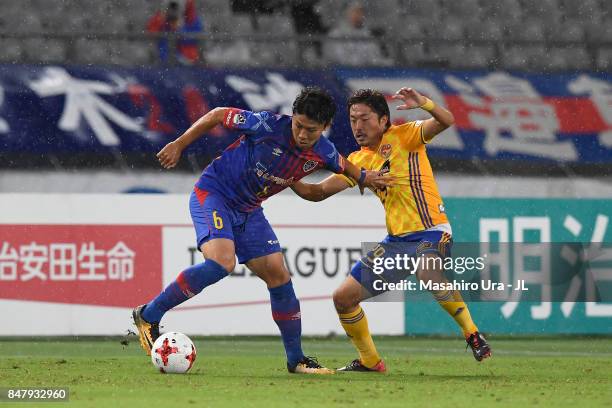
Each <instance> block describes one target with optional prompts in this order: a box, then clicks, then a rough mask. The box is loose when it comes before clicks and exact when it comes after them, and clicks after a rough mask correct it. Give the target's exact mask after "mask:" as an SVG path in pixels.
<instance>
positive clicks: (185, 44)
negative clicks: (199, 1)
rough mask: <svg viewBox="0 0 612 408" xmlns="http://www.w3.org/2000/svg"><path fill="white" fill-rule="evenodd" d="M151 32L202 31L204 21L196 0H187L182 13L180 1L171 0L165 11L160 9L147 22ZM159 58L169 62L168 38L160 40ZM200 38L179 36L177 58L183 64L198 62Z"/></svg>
mask: <svg viewBox="0 0 612 408" xmlns="http://www.w3.org/2000/svg"><path fill="white" fill-rule="evenodd" d="M147 31H148V32H150V33H201V32H202V31H203V25H202V21H201V19H200V16H198V13H197V11H196V7H195V0H187V1H186V2H185V7H184V10H183V12H182V15H181V5H180V3H179V1H176V0H170V1H168V2H167V3H166V9H165V10H164V11H161V10H160V11H158V12H157V13H155V15H154V16H153V17H151V18H150V19H149V21H148V23H147ZM158 48H159V59H160V60H161V61H162V62H168V60H169V59H170V55H169V53H170V49H171V47H170V44H169V42H168V38H160V39H159V42H158ZM198 59H199V52H198V40H197V39H195V38H185V37H181V36H179V37H178V38H177V41H176V60H177V61H178V62H180V63H181V64H186V65H192V64H194V63H196V62H198Z"/></svg>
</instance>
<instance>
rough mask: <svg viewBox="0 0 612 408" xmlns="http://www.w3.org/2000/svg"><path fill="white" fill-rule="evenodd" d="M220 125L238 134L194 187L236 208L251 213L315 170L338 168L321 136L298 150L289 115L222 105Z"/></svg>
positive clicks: (335, 156)
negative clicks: (225, 200)
mask: <svg viewBox="0 0 612 408" xmlns="http://www.w3.org/2000/svg"><path fill="white" fill-rule="evenodd" d="M223 126H225V127H226V128H228V129H233V130H240V131H241V132H242V133H243V134H242V136H241V137H240V138H239V139H238V140H236V141H235V142H234V143H233V144H231V145H230V146H228V147H227V148H226V149H225V151H224V152H223V153H222V154H221V156H219V157H217V158H216V159H215V160H213V161H212V163H210V164H209V165H208V167H206V169H204V172H203V173H202V175H201V176H200V179H199V180H198V181H197V183H196V187H198V188H199V189H202V190H205V191H213V192H217V193H219V194H221V195H223V196H224V197H225V198H226V199H227V202H228V204H229V205H230V206H232V207H233V208H234V209H236V210H238V211H244V212H248V211H252V210H254V209H256V208H258V207H259V206H260V205H261V203H262V201H264V200H265V199H267V198H268V197H270V196H273V195H274V194H276V193H278V192H280V191H282V190H284V189H285V188H287V187H288V186H290V185H291V184H293V183H295V182H296V181H298V180H300V179H301V178H302V177H304V176H306V175H308V174H310V173H312V172H313V171H315V170H316V169H320V168H326V169H328V170H331V171H333V172H334V173H342V172H343V171H344V159H343V157H342V156H341V155H340V154H338V151H337V150H336V147H335V146H334V144H333V143H332V142H330V141H329V140H328V139H327V138H325V137H321V138H320V139H319V141H318V142H317V143H316V144H315V145H314V146H313V147H312V148H310V149H309V150H300V149H299V148H298V147H297V146H296V144H295V142H294V140H293V135H292V132H291V116H287V115H277V114H274V113H271V112H266V111H264V112H250V111H245V110H240V109H228V111H227V113H226V115H225V117H224V120H223Z"/></svg>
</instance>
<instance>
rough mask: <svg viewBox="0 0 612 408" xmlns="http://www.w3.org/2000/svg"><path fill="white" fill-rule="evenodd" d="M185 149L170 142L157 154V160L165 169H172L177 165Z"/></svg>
mask: <svg viewBox="0 0 612 408" xmlns="http://www.w3.org/2000/svg"><path fill="white" fill-rule="evenodd" d="M181 153H183V149H181V147H180V146H179V145H178V143H176V141H174V142H170V143H168V144H167V145H166V146H164V148H163V149H161V150H160V151H159V153H157V159H158V160H159V163H160V164H161V165H162V167H163V168H164V169H171V168H173V167H175V166H176V165H177V163H178V162H179V160H180V158H181Z"/></svg>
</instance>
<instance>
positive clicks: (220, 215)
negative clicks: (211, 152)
mask: <svg viewBox="0 0 612 408" xmlns="http://www.w3.org/2000/svg"><path fill="white" fill-rule="evenodd" d="M189 211H190V213H191V219H192V221H193V226H194V228H195V230H196V237H197V238H196V244H197V248H198V249H200V247H201V246H202V244H203V243H205V242H208V241H210V240H211V239H216V238H227V239H231V240H232V241H234V246H235V248H236V256H238V262H239V263H241V264H244V263H247V262H248V261H250V260H251V259H254V258H259V257H260V256H265V255H269V254H272V253H275V252H280V251H281V247H280V244H279V243H278V238H277V237H276V234H275V233H274V231H273V230H272V227H271V226H270V223H269V222H268V220H267V219H266V217H265V216H264V213H263V209H262V208H261V207H259V208H257V209H256V210H254V211H252V212H241V211H236V210H233V209H232V208H230V207H229V206H228V205H227V203H226V201H225V199H224V197H223V196H222V195H220V194H217V193H213V192H208V191H204V190H200V189H197V190H194V191H193V192H192V193H191V197H190V199H189Z"/></svg>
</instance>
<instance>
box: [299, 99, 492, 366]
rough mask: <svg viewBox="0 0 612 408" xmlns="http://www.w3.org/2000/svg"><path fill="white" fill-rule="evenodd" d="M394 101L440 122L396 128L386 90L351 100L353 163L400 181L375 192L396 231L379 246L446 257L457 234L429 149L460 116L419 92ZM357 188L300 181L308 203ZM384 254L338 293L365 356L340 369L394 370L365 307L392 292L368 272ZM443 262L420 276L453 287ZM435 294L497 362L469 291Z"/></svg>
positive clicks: (341, 181)
mask: <svg viewBox="0 0 612 408" xmlns="http://www.w3.org/2000/svg"><path fill="white" fill-rule="evenodd" d="M393 99H397V100H399V101H401V102H402V104H401V105H400V106H398V107H397V109H398V110H406V109H417V108H420V109H424V110H426V111H427V112H429V113H430V114H431V116H432V117H431V118H430V119H427V120H423V121H414V122H407V123H404V124H402V125H397V126H393V125H391V122H390V112H389V105H388V104H387V101H386V99H385V97H384V95H383V94H382V93H380V92H378V91H374V90H371V89H360V90H358V91H356V92H354V93H353V95H352V96H351V97H350V98H349V100H348V111H349V117H350V122H351V129H352V131H353V136H354V137H355V140H356V141H357V143H358V144H359V146H361V149H360V150H358V151H356V152H353V153H352V154H351V155H350V156H349V157H348V160H349V161H350V162H352V163H353V164H355V165H357V166H359V167H362V168H364V169H366V170H379V171H381V172H384V173H388V176H389V178H390V179H391V180H392V182H391V185H390V186H389V187H386V188H385V189H382V190H380V189H379V190H375V191H374V193H375V194H376V195H377V196H378V198H379V199H380V201H381V202H382V204H383V206H384V207H385V216H386V224H387V231H388V233H389V235H387V237H386V238H385V239H384V240H383V241H382V242H381V245H379V246H378V247H377V248H378V249H381V248H382V251H383V253H384V244H388V243H405V244H406V245H408V246H407V247H409V248H414V250H413V251H412V253H410V254H409V255H411V256H422V257H425V258H434V257H441V258H445V257H446V256H448V254H449V252H450V248H451V246H452V230H451V226H450V224H449V222H448V218H447V217H446V214H445V210H444V204H443V202H442V198H441V197H440V194H439V192H438V187H437V185H436V182H435V180H434V177H433V172H432V169H431V165H430V164H429V160H428V158H427V152H426V148H425V145H426V144H427V143H428V142H430V141H431V140H432V139H433V138H434V137H435V136H436V135H437V134H438V133H440V132H442V131H443V130H444V129H446V128H448V127H449V126H452V125H453V123H454V117H453V115H452V113H450V112H449V111H448V110H446V109H444V108H443V107H441V106H439V105H436V104H435V103H434V102H433V101H431V100H430V99H429V98H426V97H425V96H423V95H421V94H420V93H418V92H417V91H415V90H414V89H411V88H402V89H400V90H399V91H398V92H397V93H396V94H395V95H394V96H393ZM356 184H357V183H355V181H354V180H352V179H350V178H348V177H345V176H342V175H332V176H330V177H328V178H327V179H325V180H323V181H322V182H320V183H318V184H307V183H303V182H298V183H295V184H294V185H293V186H292V189H293V190H294V191H295V193H296V194H298V195H299V196H300V197H302V198H304V199H306V200H311V201H321V200H324V199H326V198H328V197H330V196H332V195H334V194H336V193H338V192H340V191H342V190H345V189H346V188H348V187H353V186H355V185H356ZM410 245H412V246H410ZM403 248H405V247H403ZM376 252H377V250H376V249H375V250H374V251H372V252H370V253H369V254H368V255H366V256H365V257H364V258H362V259H361V260H360V261H358V262H357V263H356V264H355V266H354V267H353V268H352V270H351V274H350V275H349V276H348V277H347V278H346V280H345V281H344V282H343V283H342V284H341V285H340V287H339V288H338V289H337V290H336V291H335V292H334V305H335V307H336V310H337V312H338V316H339V318H340V323H341V324H342V327H343V328H344V330H345V331H346V334H347V335H348V336H349V337H350V339H351V341H352V342H353V344H354V345H355V347H356V349H357V351H358V352H359V358H358V359H356V360H354V361H352V362H351V363H350V364H348V365H347V366H345V367H342V368H340V369H339V371H378V372H384V371H386V367H385V363H384V361H383V360H382V359H381V358H380V356H379V354H378V352H377V351H376V347H375V345H374V342H373V341H372V336H371V335H370V331H369V328H368V322H367V319H366V316H365V313H364V311H363V309H362V308H361V306H360V302H361V301H362V300H364V299H367V298H370V297H373V296H376V295H378V294H381V293H383V292H384V290H377V289H376V288H375V286H376V285H374V284H373V280H372V278H371V277H368V272H367V271H366V269H367V268H368V267H370V268H371V266H372V262H373V257H377V256H382V254H381V253H378V254H376ZM432 264H433V265H432ZM435 264H436V262H431V263H425V262H424V263H422V264H421V265H422V267H421V268H420V269H419V270H418V271H416V276H417V279H420V280H422V281H433V282H447V280H446V278H445V277H444V275H443V271H442V270H441V269H440V268H439V267H438V268H436V265H435ZM439 264H440V263H438V265H439ZM423 266H424V267H423ZM369 275H371V269H370V272H369ZM432 294H433V296H434V298H435V299H436V300H437V302H438V303H439V304H440V306H441V307H442V308H443V309H444V310H445V311H446V312H448V314H449V315H450V316H451V317H452V318H453V319H454V320H455V322H456V323H457V324H458V325H459V326H460V327H461V329H462V331H463V334H464V336H465V339H466V342H467V344H468V345H469V346H470V347H471V348H472V352H473V354H474V358H475V359H476V360H477V361H481V360H483V359H485V358H487V357H489V356H490V355H491V349H490V347H489V345H488V344H487V341H486V339H485V338H484V336H483V335H482V334H480V333H479V332H478V328H477V327H476V325H475V324H474V322H473V321H472V318H471V316H470V312H469V310H468V307H467V305H466V304H465V302H464V301H463V299H462V297H461V294H460V293H459V292H458V291H452V290H441V291H432Z"/></svg>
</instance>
